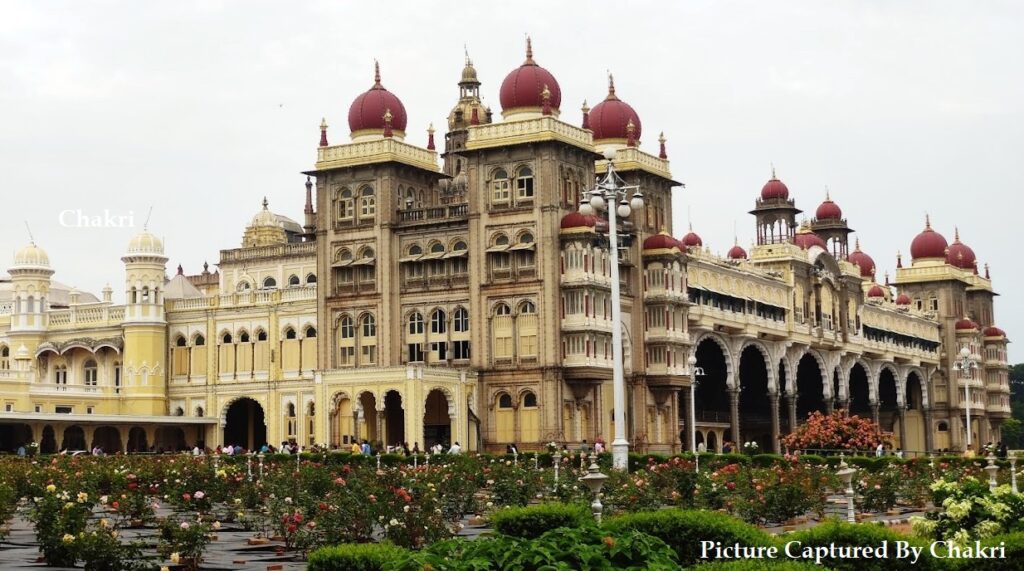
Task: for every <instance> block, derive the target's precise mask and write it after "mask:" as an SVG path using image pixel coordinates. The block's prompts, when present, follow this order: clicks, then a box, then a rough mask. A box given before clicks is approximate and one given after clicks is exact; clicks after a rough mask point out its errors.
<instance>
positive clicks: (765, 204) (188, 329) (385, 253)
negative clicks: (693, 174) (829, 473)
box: [0, 41, 1010, 452]
mask: <svg viewBox="0 0 1024 571" xmlns="http://www.w3.org/2000/svg"><path fill="white" fill-rule="evenodd" d="M372 79H373V82H372V85H371V86H370V88H369V89H368V90H367V91H365V92H364V93H362V94H360V95H358V96H357V97H355V99H354V101H353V102H352V104H351V106H350V108H349V110H348V127H349V131H350V138H349V140H347V141H344V142H340V143H339V142H335V143H332V142H330V141H329V128H328V125H327V122H326V121H325V122H323V123H322V124H321V127H320V139H319V146H318V147H317V148H316V160H315V163H314V164H313V166H312V168H310V169H309V170H308V171H307V172H305V173H304V174H305V175H306V179H305V180H306V182H305V208H304V217H303V220H302V223H301V224H300V223H299V222H296V221H295V220H292V219H290V218H288V217H285V216H283V215H280V214H276V213H274V212H273V211H271V210H270V207H269V205H268V204H267V201H266V200H265V199H264V200H263V204H262V207H257V208H258V210H257V212H256V214H255V215H254V216H253V218H252V220H251V222H250V224H249V225H248V226H247V227H246V228H245V230H244V232H243V235H242V240H241V244H240V246H239V247H237V248H231V249H225V250H222V251H221V252H220V260H219V264H217V267H216V270H215V271H214V272H212V273H211V272H210V270H209V267H208V266H205V265H204V269H203V272H202V273H199V274H196V275H186V274H185V273H184V272H183V270H182V268H181V266H178V268H177V272H176V273H175V275H173V276H171V277H170V278H168V277H167V263H168V259H167V257H166V256H165V255H164V247H163V244H162V242H161V241H160V240H159V239H158V238H156V237H155V236H154V235H153V234H151V233H149V232H148V231H144V232H142V233H141V234H139V235H137V236H135V237H133V238H131V240H130V241H129V243H128V245H127V248H126V251H125V254H124V257H123V258H122V261H123V263H124V275H123V276H122V278H121V279H116V280H113V281H115V282H116V283H119V284H121V286H120V287H122V288H123V292H124V298H125V302H124V303H123V304H120V305H118V304H114V303H113V300H112V297H113V296H112V293H113V292H112V289H111V288H110V287H107V288H105V289H104V290H103V292H102V293H101V297H100V298H97V297H95V296H92V295H90V294H87V293H83V292H78V291H75V290H74V289H71V288H68V287H67V286H64V285H62V284H60V283H59V282H57V281H54V280H53V279H52V276H53V275H54V268H52V267H51V266H50V263H49V259H48V256H47V254H46V252H45V251H44V250H43V249H42V248H41V247H40V246H38V245H36V244H34V243H33V244H29V245H28V246H26V247H24V248H23V249H21V250H20V251H18V252H17V254H16V255H15V258H14V260H13V265H11V267H10V269H9V274H10V275H9V277H8V278H2V279H0V403H2V406H3V412H2V413H0V448H2V449H3V450H7V451H9V450H13V449H15V448H17V447H18V446H19V445H20V444H23V443H25V442H29V441H36V442H39V443H40V446H41V448H42V450H43V451H47V452H52V451H57V450H65V449H68V450H78V449H88V448H91V447H93V446H100V447H101V448H103V449H104V450H106V451H108V452H111V451H116V450H126V451H142V450H175V449H181V448H189V447H192V446H194V445H196V444H200V445H204V446H207V447H214V446H217V445H220V444H240V445H242V446H245V447H248V448H255V447H258V446H260V445H262V444H263V443H265V442H269V443H272V444H277V443H280V442H282V441H296V442H298V443H300V444H302V445H311V444H314V443H319V444H324V445H330V446H337V447H342V448H347V447H348V445H349V444H350V443H351V442H352V441H353V440H362V439H367V440H370V441H372V442H383V443H385V444H396V443H401V442H407V443H408V444H409V445H410V446H412V445H413V443H418V444H419V445H420V448H421V449H424V448H426V447H427V446H430V445H433V444H435V443H437V442H443V443H451V442H454V441H459V442H460V443H462V445H463V448H464V449H469V450H489V451H500V450H504V449H505V446H506V445H507V444H509V443H516V444H518V445H519V446H520V448H521V449H536V448H540V447H542V446H543V445H544V444H546V443H548V442H557V443H567V444H569V445H570V446H576V445H578V444H579V443H581V442H582V441H583V440H586V441H587V442H594V441H596V440H599V439H603V440H605V441H607V442H610V441H611V439H612V436H613V434H614V414H613V413H614V411H613V396H612V392H613V391H612V355H613V351H612V332H613V328H616V327H618V328H620V330H621V333H622V340H623V341H622V354H623V360H624V369H625V376H626V385H627V387H626V403H627V407H626V408H627V410H626V411H625V419H626V424H627V427H626V428H627V437H628V439H629V440H630V442H631V444H632V446H633V447H634V449H636V450H639V451H650V452H678V451H680V450H685V449H689V448H690V447H691V445H692V444H691V442H690V433H691V427H690V426H689V425H688V424H689V419H690V418H691V412H692V417H693V418H695V420H696V422H695V425H696V443H704V444H705V445H706V446H707V447H708V448H709V449H712V450H717V449H720V447H721V445H722V443H723V442H724V441H737V442H744V441H757V442H758V443H759V444H760V445H761V447H762V449H764V450H778V449H779V437H780V436H781V435H784V434H786V433H787V432H788V431H790V430H791V429H792V428H793V427H795V426H796V425H797V424H798V423H800V422H801V421H802V419H804V418H805V417H806V415H807V414H809V413H810V412H812V411H816V410H818V411H831V410H834V409H838V408H845V409H848V410H849V411H850V412H851V413H853V414H860V415H870V416H871V417H872V418H874V419H875V420H877V421H878V422H880V423H881V424H882V426H883V428H884V429H886V430H891V431H892V432H893V434H894V440H895V442H894V446H895V447H898V448H903V449H905V450H908V451H934V450H939V449H962V448H964V447H965V445H966V431H967V430H970V431H971V433H972V436H973V439H972V441H973V442H974V443H975V445H977V443H983V442H986V441H989V440H991V441H995V440H998V439H999V430H1000V424H1001V423H1002V421H1003V420H1004V419H1006V418H1008V417H1009V415H1010V404H1009V385H1008V377H1007V371H1008V366H1007V362H1006V344H1007V338H1006V335H1005V333H1004V332H1003V331H1002V330H1001V329H999V328H998V327H996V326H995V317H994V308H993V302H994V297H995V295H996V294H995V292H994V291H993V289H992V283H991V281H990V279H989V270H988V267H987V265H986V266H985V267H984V271H983V272H981V273H979V271H978V262H977V260H976V257H975V253H974V252H973V251H972V250H971V248H969V247H968V246H967V245H966V244H964V243H963V242H961V241H960V237H959V232H956V233H955V238H954V240H953V242H952V243H948V242H947V241H946V239H945V238H944V237H943V236H942V234H940V233H939V232H938V231H937V230H935V229H933V228H932V226H931V223H930V221H928V220H925V221H924V228H923V230H922V231H921V232H920V234H918V235H917V237H916V238H914V240H913V242H912V243H911V244H910V250H909V251H910V260H909V262H908V263H907V264H904V263H903V261H902V259H900V258H897V267H896V270H895V278H894V279H893V280H890V279H889V277H888V275H886V277H885V279H884V280H882V281H881V282H880V281H879V280H878V278H877V275H876V274H877V272H876V267H875V263H874V261H873V260H872V258H871V257H870V256H869V255H868V254H867V253H865V252H864V251H863V250H861V246H860V243H859V241H858V240H854V243H853V247H852V248H851V247H850V246H851V245H850V240H851V236H850V234H851V233H853V229H852V228H850V226H849V225H848V223H847V219H846V218H845V217H844V215H843V212H842V210H841V209H840V207H839V205H838V204H837V203H836V202H833V201H832V200H831V198H830V197H827V196H826V197H825V200H824V202H822V203H821V204H820V206H818V207H817V209H816V210H815V212H814V215H813V216H812V217H810V218H809V219H798V217H799V215H801V213H802V212H801V210H799V209H798V208H797V206H796V202H795V200H794V199H793V198H792V197H791V196H790V193H789V189H788V188H787V187H786V185H785V184H784V183H783V182H782V181H781V180H779V179H778V178H777V177H776V176H775V173H774V172H773V173H772V176H771V179H770V180H769V181H768V182H767V183H765V184H764V186H763V188H761V191H760V193H759V194H758V195H757V196H755V197H754V200H753V210H751V212H750V213H751V214H752V215H753V217H754V221H755V226H754V227H755V236H756V239H755V241H754V243H753V244H752V245H751V246H750V247H749V251H747V250H745V249H744V248H743V247H741V246H740V245H739V243H738V242H737V243H736V244H735V245H733V246H732V248H731V249H729V250H728V253H727V255H726V256H725V257H720V256H717V255H714V254H712V253H711V249H710V248H709V247H708V246H706V245H705V244H704V243H703V241H702V240H701V238H700V236H699V235H698V234H697V233H696V232H694V230H693V229H692V228H691V229H689V231H688V232H677V231H676V229H674V228H673V224H672V215H671V214H672V206H673V199H674V195H677V194H678V193H680V192H681V186H682V185H681V184H680V183H678V182H676V181H675V179H674V178H673V174H672V173H671V171H670V168H669V166H670V165H669V161H668V156H667V152H666V139H665V137H664V136H663V135H661V136H659V137H658V138H657V143H658V144H657V145H656V147H655V148H656V149H657V152H655V153H650V152H647V151H645V150H642V145H641V141H642V140H644V139H643V137H644V135H645V134H646V135H647V136H648V138H653V137H650V132H651V131H650V129H649V127H648V130H647V131H646V132H645V130H644V125H643V123H642V122H641V120H640V115H639V114H638V113H637V111H636V110H634V109H633V108H632V107H631V106H630V105H629V104H628V103H626V102H625V101H623V100H622V99H620V97H619V95H618V93H617V92H616V86H615V84H614V82H613V81H612V80H611V78H609V85H608V92H607V94H605V95H604V96H603V100H602V101H601V102H600V103H598V104H597V105H595V106H594V107H593V108H588V107H587V105H586V103H584V104H583V107H582V112H583V119H582V123H580V124H572V123H571V122H569V121H568V120H565V119H563V116H562V104H563V92H562V90H561V86H560V85H559V83H558V81H557V79H556V78H555V76H554V75H553V74H552V73H551V72H549V71H548V70H546V69H545V68H543V67H541V66H540V64H539V63H538V61H537V60H535V59H534V54H533V52H532V48H531V46H530V44H529V41H528V42H527V50H526V58H525V61H524V62H523V63H522V65H521V66H519V67H518V68H516V69H514V70H512V71H511V72H510V73H509V74H508V75H507V76H506V77H505V79H504V81H503V82H502V83H501V86H500V91H499V94H500V97H499V100H500V103H501V111H500V118H499V117H498V116H496V115H495V114H494V112H492V110H491V109H490V108H489V107H487V106H486V105H484V103H483V101H482V99H481V95H480V88H481V82H480V81H479V79H478V76H477V70H476V69H475V67H474V66H473V64H472V62H471V61H470V60H469V59H468V58H467V59H466V62H465V66H464V68H463V70H462V74H461V77H460V79H459V81H458V85H457V87H458V98H457V100H456V101H455V102H454V105H453V107H452V109H451V111H450V112H449V113H448V125H447V130H446V132H445V133H444V137H443V140H442V141H441V144H442V145H443V149H440V150H439V149H438V148H437V147H436V145H435V130H434V128H433V127H432V126H431V127H429V128H428V129H427V139H426V140H427V143H426V145H425V146H424V147H420V146H417V145H416V144H414V143H412V142H410V141H409V140H407V132H408V129H409V125H410V118H409V117H408V116H407V114H406V110H405V107H404V106H403V104H402V101H401V99H399V97H398V96H397V95H396V94H395V93H392V92H390V91H388V90H387V89H386V88H385V87H384V80H383V79H382V77H381V73H380V69H379V67H378V68H377V69H376V70H375V75H374V77H373V78H372ZM453 95H454V93H453ZM582 99H583V98H582V97H580V100H582ZM609 150H612V151H614V158H613V159H611V161H610V164H611V167H613V168H614V169H615V172H616V173H617V174H618V175H619V176H620V177H621V178H622V179H623V180H625V181H626V182H627V183H628V184H630V185H638V186H639V188H640V189H641V191H642V193H643V197H644V202H645V206H644V208H643V209H642V210H640V211H639V212H634V213H633V215H632V216H631V217H630V218H629V220H628V221H627V222H624V223H623V224H622V231H623V232H625V234H626V239H625V241H624V242H623V243H622V244H621V247H620V248H615V249H613V248H610V247H609V238H608V234H607V230H608V228H607V226H608V224H607V221H603V220H601V219H600V218H599V217H597V216H595V215H594V214H592V213H585V212H587V211H586V209H584V210H583V212H581V210H580V208H579V206H580V203H581V199H585V198H586V194H585V193H586V192H587V191H588V190H589V189H591V188H592V187H593V181H594V180H595V176H600V175H603V174H604V173H606V172H607V170H608V169H609V160H606V159H604V158H603V155H604V153H605V152H606V151H609ZM257 201H258V198H257V197H253V203H254V206H255V205H256V203H257ZM298 201H299V199H298V197H297V200H296V206H297V205H298ZM698 227H699V222H698ZM676 236H680V237H679V238H676ZM868 241H869V239H867V238H866V239H865V243H868ZM878 242H880V240H878V241H876V242H875V243H873V244H872V246H873V247H876V248H881V247H889V248H892V247H895V245H893V244H880V243H878ZM615 250H618V263H619V264H620V286H621V296H620V301H621V307H622V320H621V323H613V322H612V319H611V314H612V310H611V304H612V303H613V300H612V299H611V278H610V267H611V266H610V264H613V263H616V262H615ZM965 347H966V348H967V349H968V351H969V353H970V354H971V355H974V356H976V358H977V362H978V368H977V370H976V371H975V372H974V374H973V375H971V376H970V377H967V376H965V375H961V374H960V372H959V371H958V370H957V369H956V368H955V366H954V360H955V359H956V358H957V357H958V356H959V353H960V351H961V349H962V348H965ZM692 359H695V363H696V364H695V365H692V366H691V362H692ZM691 401H692V402H694V403H695V405H696V406H695V410H693V411H690V410H689V408H690V403H691ZM968 407H969V409H970V414H969V417H970V419H971V423H970V424H971V426H970V427H968V426H967V423H966V419H967V417H968Z"/></svg>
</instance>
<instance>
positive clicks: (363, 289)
mask: <svg viewBox="0 0 1024 571" xmlns="http://www.w3.org/2000/svg"><path fill="white" fill-rule="evenodd" d="M372 293H377V280H373V281H369V282H343V283H338V284H335V286H334V295H336V296H337V295H360V294H372Z"/></svg>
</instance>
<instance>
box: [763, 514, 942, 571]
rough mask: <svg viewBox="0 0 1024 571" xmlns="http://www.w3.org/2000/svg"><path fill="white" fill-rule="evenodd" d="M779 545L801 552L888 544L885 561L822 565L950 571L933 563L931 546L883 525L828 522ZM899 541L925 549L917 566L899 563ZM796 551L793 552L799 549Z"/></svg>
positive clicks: (851, 570)
mask: <svg viewBox="0 0 1024 571" xmlns="http://www.w3.org/2000/svg"><path fill="white" fill-rule="evenodd" d="M778 541H779V543H780V544H785V543H788V542H792V541H799V542H800V546H799V548H807V547H819V546H820V547H828V546H831V545H835V546H837V547H839V546H857V547H873V548H877V547H880V546H881V545H883V543H887V544H888V557H887V558H885V559H868V558H859V559H842V558H837V559H832V558H826V559H822V560H821V563H822V565H824V566H826V567H829V568H832V569H834V570H835V571H864V570H867V571H889V570H896V571H902V570H907V571H910V570H914V571H930V570H941V569H948V565H947V564H946V563H945V561H944V560H941V559H933V558H932V557H931V555H930V554H929V552H928V547H929V545H930V542H928V541H923V540H920V539H916V538H912V537H909V536H905V535H900V534H898V533H896V532H895V531H893V530H891V529H889V528H886V527H885V526H883V525H880V524H875V523H860V524H855V523H846V522H841V521H838V520H829V521H826V522H823V523H821V524H819V525H816V526H814V527H812V528H808V529H804V530H801V531H798V532H795V533H791V534H788V535H784V536H781V537H779V538H778ZM897 541H907V542H910V544H911V545H912V546H915V547H924V551H923V552H922V553H921V556H920V558H919V559H918V560H917V563H911V561H912V559H897V558H896V557H895V547H896V543H895V542H897ZM799 548H797V547H794V548H793V550H794V551H796V550H797V549H799Z"/></svg>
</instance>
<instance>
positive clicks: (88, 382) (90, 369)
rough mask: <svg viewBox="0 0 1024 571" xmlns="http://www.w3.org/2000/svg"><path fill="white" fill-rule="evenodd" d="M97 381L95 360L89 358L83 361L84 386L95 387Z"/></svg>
mask: <svg viewBox="0 0 1024 571" xmlns="http://www.w3.org/2000/svg"><path fill="white" fill-rule="evenodd" d="M97 381H98V377H97V375H96V361H93V360H92V359H89V360H88V361H86V362H85V386H87V387H95V386H96V383H97Z"/></svg>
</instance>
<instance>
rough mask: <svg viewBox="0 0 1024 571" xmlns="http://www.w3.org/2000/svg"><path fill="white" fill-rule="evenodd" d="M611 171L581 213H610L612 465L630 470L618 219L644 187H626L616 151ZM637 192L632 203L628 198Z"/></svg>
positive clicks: (636, 202) (636, 205) (610, 154)
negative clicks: (620, 294) (616, 161)
mask: <svg viewBox="0 0 1024 571" xmlns="http://www.w3.org/2000/svg"><path fill="white" fill-rule="evenodd" d="M604 158H605V159H607V160H608V170H607V172H606V173H605V176H604V178H603V179H601V180H599V181H598V182H597V184H596V186H595V187H594V189H593V190H591V191H590V193H589V194H590V200H589V202H588V201H587V200H584V201H583V202H582V203H581V204H580V213H582V214H588V215H594V214H600V213H607V216H608V243H609V246H610V249H611V252H612V254H613V256H612V258H613V259H612V263H611V274H612V275H611V281H612V284H611V285H612V288H611V289H612V292H611V293H612V299H611V302H612V396H613V399H614V405H613V406H614V407H615V440H613V441H612V466H613V467H614V468H615V469H617V470H626V469H627V468H628V466H629V441H628V440H626V380H625V375H624V373H623V364H622V300H621V299H620V297H619V234H618V221H617V218H622V219H623V220H625V219H626V218H629V215H630V214H631V213H632V212H633V211H639V210H640V209H641V208H643V206H644V200H643V195H642V194H640V187H638V186H631V185H627V184H625V181H624V180H623V179H622V178H621V177H619V176H618V175H617V174H615V167H614V165H613V164H612V160H613V159H614V158H615V150H614V149H608V150H606V151H605V152H604ZM630 191H633V195H632V198H631V200H630V201H629V202H627V201H626V197H627V196H628V195H629V192H630Z"/></svg>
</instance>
